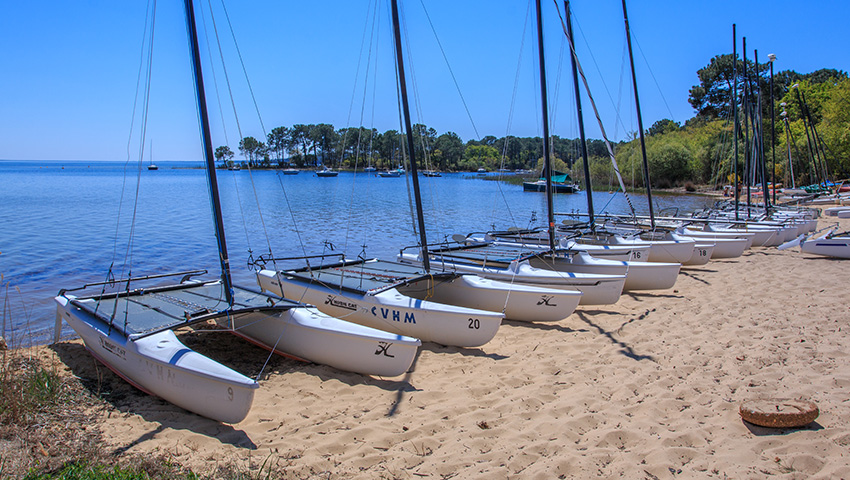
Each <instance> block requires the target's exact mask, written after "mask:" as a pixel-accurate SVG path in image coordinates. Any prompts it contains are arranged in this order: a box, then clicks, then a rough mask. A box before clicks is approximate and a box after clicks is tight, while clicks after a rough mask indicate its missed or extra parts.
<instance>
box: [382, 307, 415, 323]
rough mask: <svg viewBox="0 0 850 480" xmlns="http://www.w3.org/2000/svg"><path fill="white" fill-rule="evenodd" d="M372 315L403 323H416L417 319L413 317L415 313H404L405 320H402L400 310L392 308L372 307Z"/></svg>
mask: <svg viewBox="0 0 850 480" xmlns="http://www.w3.org/2000/svg"><path fill="white" fill-rule="evenodd" d="M372 315H374V316H376V317H378V318H383V319H384V320H390V319H391V320H392V321H394V322H403V323H416V317H415V316H414V315H413V312H404V320H402V319H401V312H399V311H398V310H393V309H390V308H384V307H381V308H380V309H379V308H378V307H372Z"/></svg>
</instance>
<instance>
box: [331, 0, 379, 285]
mask: <svg viewBox="0 0 850 480" xmlns="http://www.w3.org/2000/svg"><path fill="white" fill-rule="evenodd" d="M369 6H370V8H369V9H368V10H367V13H366V20H367V21H366V22H364V25H365V26H364V29H363V36H362V39H361V42H360V56H359V59H358V62H357V70H356V72H355V79H354V89H353V90H352V93H351V102H350V104H349V109H348V118H347V120H346V121H347V123H348V125H351V114H352V110H353V109H354V100H355V97H356V91H357V82H358V79H359V77H360V65H361V64H362V60H363V52H364V48H365V45H366V33H367V32H370V35H369V50H368V55H367V60H366V69H365V70H366V71H365V74H364V75H363V97H362V101H361V104H360V105H361V106H360V122H359V123H358V125H359V127H358V129H357V143H356V147H355V156H354V171H355V175H354V179H353V180H352V183H351V196H350V197H349V202H348V222H346V223H347V226H346V230H345V239H344V243H343V251H344V252H345V251H348V241H349V239H350V237H351V230H352V225H353V223H354V222H352V218H353V217H354V211H355V192H356V187H357V174H356V172H357V165H358V164H359V163H360V152H361V147H362V135H363V119H364V117H365V109H366V96H367V92H368V88H369V78H370V73H369V71H370V69H371V68H372V49H373V46H374V45H375V44H376V42H378V39H379V38H380V22H379V21H378V20H377V19H378V11H379V10H378V5H377V0H376V1H375V3H374V4H373V3H372V2H370V3H369ZM370 16H371V17H372V21H371V28H370V23H369V21H368V20H369V17H370ZM376 37H377V38H376ZM377 62H378V57H377V55H376V56H375V64H374V71H375V76H377V70H378V63H377ZM376 95H377V82H376V81H373V82H372V110H371V118H370V123H369V124H370V125H374V118H375V110H374V109H375V98H376ZM349 130H350V128H348V129H346V131H345V133H344V134H343V149H342V150H343V154H344V152H345V146H346V145H347V140H345V138H346V137H347V136H348V132H349ZM373 137H374V131H373V129H371V128H370V130H369V144H370V155H371V144H372V138H373ZM370 185H371V182H368V181H367V182H366V196H367V197H368V196H369V192H370V188H369V187H370ZM363 234H364V238H363V240H362V242H361V243H362V244H363V245H365V244H366V238H365V235H366V234H367V232H365V231H364V232H363ZM341 288H342V282H340V289H341Z"/></svg>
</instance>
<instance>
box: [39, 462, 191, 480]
mask: <svg viewBox="0 0 850 480" xmlns="http://www.w3.org/2000/svg"><path fill="white" fill-rule="evenodd" d="M157 473H158V475H155V476H154V477H152V476H150V475H148V473H147V472H145V471H144V470H142V469H139V468H133V467H120V466H117V465H116V466H112V467H109V466H106V465H102V464H101V465H94V464H89V463H86V462H80V463H78V462H71V463H68V464H65V465H63V466H62V468H60V469H59V470H58V471H55V472H47V473H39V472H36V471H32V472H30V473H28V474H27V475H26V476H25V477H24V480H48V479H51V480H151V479H152V478H173V479H185V480H198V479H199V477H198V476H197V475H195V474H194V473H191V472H187V473H183V472H180V471H179V469H178V468H176V467H175V468H174V469H173V471H168V472H157Z"/></svg>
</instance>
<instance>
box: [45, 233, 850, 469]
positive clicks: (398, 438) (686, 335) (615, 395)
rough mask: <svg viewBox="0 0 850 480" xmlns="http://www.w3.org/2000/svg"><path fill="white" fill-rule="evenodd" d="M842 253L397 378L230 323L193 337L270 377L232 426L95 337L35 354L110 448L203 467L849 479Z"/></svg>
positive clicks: (773, 263) (698, 278)
mask: <svg viewBox="0 0 850 480" xmlns="http://www.w3.org/2000/svg"><path fill="white" fill-rule="evenodd" d="M834 222H835V219H834V217H827V218H821V219H820V222H819V224H820V226H819V228H822V226H823V225H826V224H829V223H834ZM839 222H840V224H841V227H842V228H844V229H848V228H850V220H844V219H842V220H839ZM846 265H847V264H846V263H844V262H842V261H841V260H834V259H828V258H821V257H815V256H811V255H806V254H802V253H801V252H800V251H799V249H789V250H785V251H779V250H776V249H775V248H773V247H769V248H765V247H756V248H753V249H751V250H749V251H747V252H746V253H745V254H744V256H742V257H740V258H737V259H729V260H715V261H712V262H710V263H709V264H708V265H706V266H704V267H685V268H683V269H682V272H681V274H680V276H679V279H678V281H677V283H676V285H675V286H674V288H672V289H669V290H663V291H654V292H632V293H627V294H625V295H624V296H623V297H621V299H620V301H619V302H618V303H617V304H615V305H610V306H604V307H603V308H584V307H582V308H580V309H579V310H578V311H577V312H576V313H574V314H573V315H571V316H570V317H568V318H566V319H564V320H562V321H560V322H554V323H538V324H529V323H523V322H516V321H505V322H504V323H503V326H502V327H501V329H500V331H499V333H498V334H497V336H496V338H495V339H494V340H493V341H491V342H490V343H488V344H487V345H484V346H483V347H481V348H469V349H464V348H454V347H443V346H440V345H437V344H434V343H424V344H423V346H422V347H421V348H420V353H419V354H418V357H417V360H416V362H415V363H414V367H413V368H412V370H411V371H410V372H409V373H408V374H406V375H404V376H402V377H395V378H377V377H365V376H361V375H355V374H349V373H343V372H339V371H336V370H334V369H332V368H329V367H323V366H318V365H314V364H305V363H301V362H297V361H294V360H290V359H285V358H281V357H272V358H271V359H270V360H269V362H268V366H267V367H266V368H265V370H262V365H263V364H264V363H265V361H266V359H267V354H266V352H265V351H263V350H261V349H258V348H256V347H253V346H251V345H249V344H247V343H245V342H244V341H242V340H239V339H237V338H235V337H233V336H232V335H226V334H221V333H213V334H210V333H206V332H204V331H195V332H188V333H184V334H182V335H181V339H182V340H183V341H184V342H186V343H187V346H189V347H190V348H195V349H197V350H198V351H201V352H202V353H204V354H209V355H210V356H211V357H213V358H216V359H217V360H221V359H222V358H223V359H225V363H227V364H228V365H230V366H233V367H235V368H237V369H238V370H240V371H243V372H247V373H248V374H250V375H259V376H260V383H261V387H260V389H259V390H258V392H257V394H256V398H255V401H254V407H253V409H252V411H251V412H250V414H249V416H248V418H247V419H246V420H245V421H243V422H241V423H239V424H236V425H223V424H219V423H216V422H213V421H210V420H207V419H204V418H202V417H198V416H196V415H193V414H190V413H187V412H185V411H183V410H182V409H180V408H177V407H174V406H173V405H170V404H168V403H165V402H163V401H161V400H159V399H157V398H154V397H150V396H148V395H145V394H143V393H141V392H139V391H137V390H135V389H134V388H133V387H131V386H129V385H128V384H127V383H126V382H124V381H123V380H121V379H120V378H118V377H117V376H116V375H114V374H113V373H112V372H110V371H108V370H107V369H105V368H104V367H103V366H102V365H100V364H97V363H96V362H95V361H94V360H93V359H92V358H91V356H90V355H89V354H88V353H87V352H86V351H85V349H84V348H83V346H82V345H81V342H80V341H79V340H74V341H64V342H61V343H59V344H56V345H54V346H41V347H34V356H38V357H48V358H54V359H55V360H56V361H60V362H61V363H60V364H59V369H60V373H61V375H62V376H63V377H66V378H76V379H77V381H80V382H82V383H83V384H84V385H87V388H88V390H89V392H90V393H91V394H92V395H96V396H97V398H96V402H95V403H96V406H95V407H93V408H94V410H92V409H91V408H92V407H90V410H88V411H89V412H90V413H91V414H92V418H94V419H95V425H92V427H93V428H97V429H98V431H99V432H100V438H101V440H102V441H103V442H105V444H106V445H108V446H109V447H110V449H114V450H115V451H116V452H121V455H143V456H147V455H154V454H163V455H165V456H167V457H168V458H171V459H172V460H173V461H175V462H177V463H179V464H180V465H183V466H185V467H188V468H191V469H192V470H193V471H195V472H198V473H202V474H203V473H208V472H211V471H213V470H214V469H215V468H216V467H217V466H220V465H222V464H225V463H232V464H236V465H239V466H240V467H241V468H244V469H246V470H249V471H254V472H256V471H258V470H257V469H259V468H261V465H263V464H264V462H269V463H270V464H272V465H275V468H276V469H277V470H276V471H279V472H284V473H286V474H287V475H290V476H291V477H295V478H364V479H369V478H384V477H387V478H441V477H442V478H447V477H451V476H457V478H482V479H483V478H494V476H496V477H506V478H557V477H561V478H589V477H602V478H611V477H617V476H622V477H625V478H660V479H667V478H725V477H731V478H760V477H764V476H768V475H775V476H777V478H803V477H805V478H839V477H844V478H850V455H848V454H847V447H848V446H850V426H848V425H847V422H846V420H845V419H846V418H848V416H850V402H848V401H847V400H848V390H847V389H848V387H850V355H848V352H850V337H847V335H846V332H847V330H848V329H850V325H848V318H850V292H848V291H847V289H846V287H845V285H844V282H842V281H840V279H841V278H843V276H844V275H845V269H846ZM210 335H213V336H210ZM211 339H214V341H211ZM765 396H767V397H787V398H798V397H803V398H807V399H810V400H812V401H814V402H815V403H816V404H817V405H818V406H819V408H820V412H821V413H820V417H819V418H818V419H817V420H816V421H815V422H814V423H812V424H810V425H809V426H807V427H804V428H800V429H778V430H777V429H767V428H762V427H756V426H753V425H750V424H747V423H745V422H743V421H742V420H741V418H740V416H739V415H738V407H739V405H740V403H741V402H742V401H744V400H749V399H753V398H757V397H765ZM121 455H119V456H121ZM287 478H289V477H287Z"/></svg>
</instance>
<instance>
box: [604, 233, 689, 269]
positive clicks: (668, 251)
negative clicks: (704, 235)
mask: <svg viewBox="0 0 850 480" xmlns="http://www.w3.org/2000/svg"><path fill="white" fill-rule="evenodd" d="M609 241H610V242H611V244H612V245H635V246H648V247H649V261H650V262H661V263H684V262H687V261H688V260H690V259H691V257H692V256H693V254H694V247H695V246H696V242H694V241H693V240H642V239H639V238H628V239H627V238H623V237H621V236H619V235H613V236H611V237H610V240H609Z"/></svg>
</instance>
